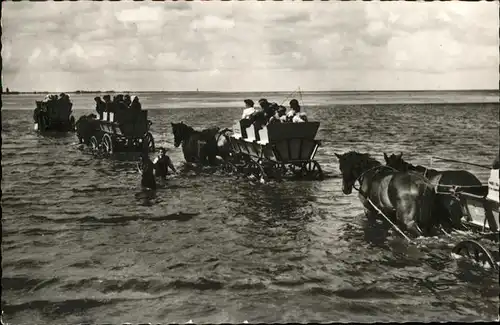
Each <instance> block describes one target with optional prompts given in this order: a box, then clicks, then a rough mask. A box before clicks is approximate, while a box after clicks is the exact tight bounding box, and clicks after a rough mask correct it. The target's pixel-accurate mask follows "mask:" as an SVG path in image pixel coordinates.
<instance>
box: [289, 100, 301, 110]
mask: <svg viewBox="0 0 500 325" xmlns="http://www.w3.org/2000/svg"><path fill="white" fill-rule="evenodd" d="M290 109H292V110H294V111H295V113H299V112H300V105H299V101H298V100H296V99H292V100H291V101H290Z"/></svg>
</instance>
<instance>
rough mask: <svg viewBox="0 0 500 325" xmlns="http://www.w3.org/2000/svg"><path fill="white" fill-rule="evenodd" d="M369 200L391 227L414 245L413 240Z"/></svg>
mask: <svg viewBox="0 0 500 325" xmlns="http://www.w3.org/2000/svg"><path fill="white" fill-rule="evenodd" d="M367 199H368V202H370V204H371V205H372V207H374V208H375V210H377V212H378V213H379V214H381V215H382V216H383V217H384V218H385V220H387V221H388V222H389V223H390V224H391V226H392V227H393V228H394V229H396V230H397V231H398V232H399V233H400V234H401V235H403V237H404V238H406V240H408V241H409V242H410V243H413V242H412V240H411V239H410V238H409V237H408V236H406V235H405V233H404V232H403V231H401V229H399V228H398V226H396V225H395V224H394V223H393V222H392V221H391V220H389V218H387V216H386V215H385V214H384V213H383V212H382V211H380V209H379V208H377V206H375V204H373V202H372V200H370V198H367Z"/></svg>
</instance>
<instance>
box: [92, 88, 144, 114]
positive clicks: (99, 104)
mask: <svg viewBox="0 0 500 325" xmlns="http://www.w3.org/2000/svg"><path fill="white" fill-rule="evenodd" d="M94 101H95V103H96V106H95V109H96V111H97V113H98V114H99V117H100V119H102V116H103V113H104V112H107V113H114V114H116V113H121V112H130V113H131V115H133V114H134V113H136V112H140V111H141V109H142V105H141V103H140V102H139V97H137V96H132V97H130V95H128V94H126V95H122V94H118V95H116V96H113V99H111V96H110V95H104V96H102V99H101V97H95V98H94Z"/></svg>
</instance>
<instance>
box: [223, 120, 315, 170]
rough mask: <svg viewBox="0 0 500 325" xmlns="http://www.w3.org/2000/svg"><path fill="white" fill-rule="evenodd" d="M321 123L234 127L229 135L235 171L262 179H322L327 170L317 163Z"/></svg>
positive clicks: (240, 124)
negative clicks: (289, 177)
mask: <svg viewBox="0 0 500 325" xmlns="http://www.w3.org/2000/svg"><path fill="white" fill-rule="evenodd" d="M319 125H320V123H319V122H304V123H274V124H268V125H267V126H264V127H263V128H261V129H256V127H255V125H250V126H249V127H244V125H242V122H241V121H240V122H239V123H237V124H235V125H234V126H233V134H232V135H231V136H229V142H230V144H231V148H232V150H231V151H232V159H231V160H230V162H228V166H229V168H230V169H232V170H233V171H236V172H239V173H246V174H250V175H254V176H255V177H257V178H260V179H264V180H266V179H268V178H277V179H281V178H283V177H286V176H295V177H298V178H309V179H322V178H323V171H322V169H321V166H320V164H319V163H318V162H317V161H316V160H314V157H315V155H316V152H317V151H318V148H319V147H320V145H321V142H320V141H319V140H316V139H315V137H316V133H317V132H318V129H319Z"/></svg>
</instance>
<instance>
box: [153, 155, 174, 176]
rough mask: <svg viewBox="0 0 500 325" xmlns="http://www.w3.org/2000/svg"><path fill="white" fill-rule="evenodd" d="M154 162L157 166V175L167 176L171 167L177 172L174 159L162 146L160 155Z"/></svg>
mask: <svg viewBox="0 0 500 325" xmlns="http://www.w3.org/2000/svg"><path fill="white" fill-rule="evenodd" d="M153 163H154V166H155V176H158V177H161V178H162V179H165V178H166V177H167V175H168V169H169V168H170V169H172V171H173V172H174V173H177V170H176V169H175V167H174V164H173V163H172V160H171V159H170V157H169V156H167V150H166V149H165V148H160V155H159V156H158V157H156V159H155V160H154V162H153Z"/></svg>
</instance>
